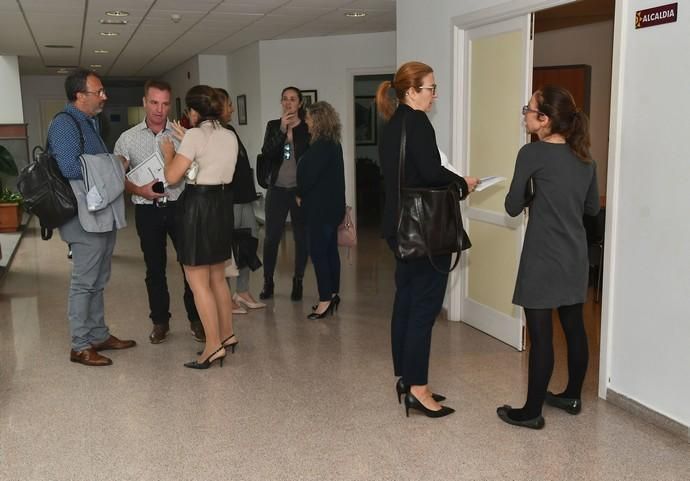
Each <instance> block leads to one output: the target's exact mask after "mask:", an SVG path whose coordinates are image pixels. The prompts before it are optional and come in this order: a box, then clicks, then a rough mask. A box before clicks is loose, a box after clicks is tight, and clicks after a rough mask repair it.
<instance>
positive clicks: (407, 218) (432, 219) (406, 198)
mask: <svg viewBox="0 0 690 481" xmlns="http://www.w3.org/2000/svg"><path fill="white" fill-rule="evenodd" d="M406 139H407V133H406V128H405V121H404V120H403V129H402V135H401V139H400V164H399V168H398V189H399V191H400V202H399V204H398V228H397V247H396V256H397V257H398V258H400V259H403V260H406V259H419V258H423V257H426V258H428V259H429V261H430V262H431V264H432V266H434V268H435V269H436V270H437V271H439V272H446V273H447V272H450V271H452V270H453V269H455V268H456V267H457V265H458V263H459V262H460V252H461V251H463V250H465V249H468V248H470V247H471V245H472V244H471V243H470V239H469V238H468V237H467V234H466V233H465V229H464V228H463V226H462V215H461V213H460V197H461V194H460V190H459V187H458V185H457V184H455V183H453V184H450V185H447V186H445V187H414V188H413V187H402V183H403V179H404V178H405V147H406ZM453 253H457V256H456V257H455V261H454V263H453V266H452V267H451V268H450V270H448V271H445V270H443V269H439V268H438V267H437V266H436V265H435V264H434V260H433V256H439V255H448V254H453Z"/></svg>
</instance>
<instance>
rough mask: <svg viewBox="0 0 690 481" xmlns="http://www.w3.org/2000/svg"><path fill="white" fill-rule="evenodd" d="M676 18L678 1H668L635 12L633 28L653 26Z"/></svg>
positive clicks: (673, 20)
mask: <svg viewBox="0 0 690 481" xmlns="http://www.w3.org/2000/svg"><path fill="white" fill-rule="evenodd" d="M677 19H678V3H669V4H668V5H661V6H660V7H654V8H648V9H646V10H638V11H637V12H635V28H645V27H653V26H654V25H661V24H662V23H671V22H675V21H676V20H677Z"/></svg>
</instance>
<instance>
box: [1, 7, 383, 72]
mask: <svg viewBox="0 0 690 481" xmlns="http://www.w3.org/2000/svg"><path fill="white" fill-rule="evenodd" d="M111 10H124V11H126V12H129V16H127V17H124V20H127V25H104V24H101V23H100V20H101V19H113V18H114V17H108V16H106V14H105V12H106V11H111ZM352 11H364V12H366V13H367V15H366V16H365V17H361V18H349V17H346V16H345V13H347V12H352ZM173 14H177V15H179V16H180V20H179V22H177V23H175V22H173V20H172V18H171V15H173ZM391 30H395V0H0V55H17V56H19V68H20V72H21V73H22V74H55V73H57V70H58V68H59V67H61V66H65V67H76V66H80V67H86V68H89V67H90V65H92V64H100V65H102V67H100V68H97V69H96V70H98V71H99V72H100V73H101V74H102V75H103V76H108V77H153V76H158V75H162V74H163V73H165V72H167V71H169V70H171V69H172V68H174V67H176V66H177V65H179V64H181V63H183V62H184V61H186V60H188V59H189V58H191V57H193V56H195V55H198V54H222V55H226V54H229V53H231V52H233V51H235V50H237V49H240V48H242V47H244V46H245V45H249V44H251V43H253V42H256V41H258V40H270V39H285V38H299V37H316V36H324V35H345V34H355V33H368V32H385V31H391ZM106 31H108V32H117V33H119V35H118V36H114V37H104V36H102V35H101V34H100V32H106ZM45 45H71V46H72V47H73V48H57V49H56V48H46V47H45ZM97 49H104V50H108V51H109V53H108V54H96V53H94V50H97Z"/></svg>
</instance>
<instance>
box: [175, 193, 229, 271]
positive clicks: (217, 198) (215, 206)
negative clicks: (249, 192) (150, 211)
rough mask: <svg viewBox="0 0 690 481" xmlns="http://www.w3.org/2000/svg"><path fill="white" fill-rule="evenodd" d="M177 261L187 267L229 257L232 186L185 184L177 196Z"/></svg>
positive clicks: (214, 262)
mask: <svg viewBox="0 0 690 481" xmlns="http://www.w3.org/2000/svg"><path fill="white" fill-rule="evenodd" d="M176 215H177V226H176V227H177V260H178V261H179V262H180V263H182V264H183V265H186V266H201V265H211V264H218V263H220V262H225V261H226V260H228V259H229V258H230V257H231V256H232V230H233V227H234V219H233V208H232V188H231V187H230V186H229V185H227V184H225V185H192V184H188V185H187V186H186V187H185V189H184V192H182V195H180V197H179V198H178V199H177V207H176Z"/></svg>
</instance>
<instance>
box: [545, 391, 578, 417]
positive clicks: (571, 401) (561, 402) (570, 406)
mask: <svg viewBox="0 0 690 481" xmlns="http://www.w3.org/2000/svg"><path fill="white" fill-rule="evenodd" d="M546 404H548V405H549V406H553V407H555V408H558V409H562V410H564V411H565V412H567V413H568V414H580V411H581V410H582V399H578V398H567V397H558V396H556V395H555V394H554V393H552V392H551V391H546Z"/></svg>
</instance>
